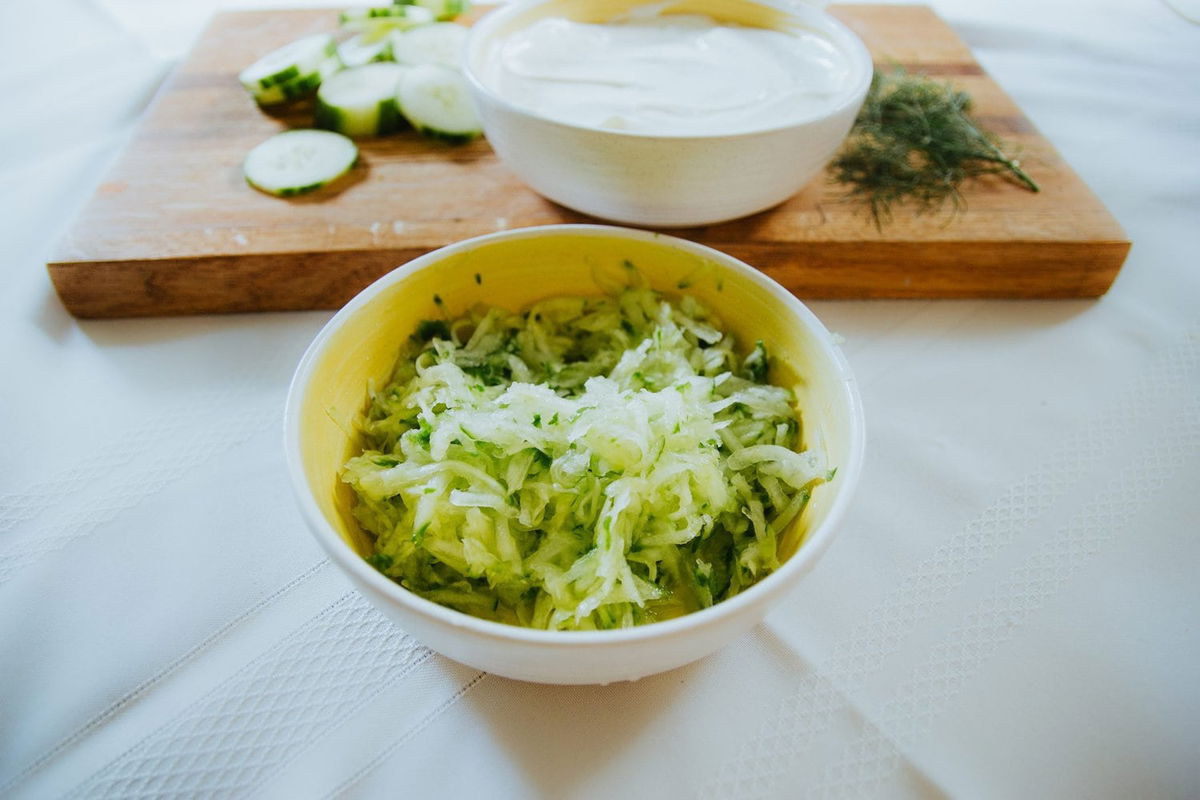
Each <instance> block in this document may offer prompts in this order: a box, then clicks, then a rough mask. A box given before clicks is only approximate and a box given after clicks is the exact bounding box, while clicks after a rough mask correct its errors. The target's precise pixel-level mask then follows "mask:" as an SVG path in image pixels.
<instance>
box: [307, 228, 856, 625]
mask: <svg viewBox="0 0 1200 800" xmlns="http://www.w3.org/2000/svg"><path fill="white" fill-rule="evenodd" d="M581 235H582V236H593V237H597V238H617V239H632V240H635V241H651V242H658V243H663V244H666V245H667V246H669V247H673V248H677V249H681V250H684V251H686V252H689V253H692V254H695V255H697V256H700V257H703V258H708V259H711V260H713V261H715V262H717V263H718V264H719V265H720V266H721V267H722V268H725V269H731V270H733V271H734V272H736V273H740V274H741V275H742V276H743V277H745V278H747V279H749V280H750V281H752V282H754V283H756V284H758V286H759V287H760V288H762V289H765V290H766V291H767V292H768V293H769V294H771V295H773V296H774V297H775V299H778V300H780V301H781V302H783V303H784V304H785V305H786V306H788V307H789V310H790V311H792V313H793V314H795V315H796V316H797V317H798V318H799V320H800V321H801V323H802V324H803V325H804V327H805V328H806V330H807V331H808V332H809V333H810V334H811V335H812V336H813V337H814V338H815V340H816V342H817V344H818V345H819V347H820V349H821V350H822V351H823V352H824V353H825V355H826V356H827V357H828V358H829V359H830V362H831V363H832V364H833V365H834V367H835V369H836V374H837V377H838V379H839V381H840V385H841V391H842V393H843V395H844V397H845V398H846V400H847V401H848V402H849V404H850V408H849V412H850V430H849V439H850V441H849V448H848V454H847V458H846V463H844V464H839V465H838V479H839V481H840V482H841V488H840V489H839V490H838V495H837V497H836V498H835V500H834V503H833V505H832V506H831V507H830V509H829V513H828V514H827V515H826V517H825V519H824V520H823V521H822V523H821V524H820V525H818V526H817V527H816V528H815V529H813V530H811V531H809V533H808V535H807V536H806V537H805V539H804V542H803V543H802V545H801V546H800V548H799V549H798V550H797V551H796V552H795V553H793V554H792V556H791V557H790V558H788V559H787V560H785V561H784V562H783V563H782V564H781V565H780V566H779V568H778V569H776V570H775V571H774V572H772V573H770V574H769V575H767V576H766V577H764V578H763V579H762V580H760V581H758V582H757V583H756V584H754V585H753V586H751V587H750V588H748V589H746V590H745V591H743V592H740V593H739V594H737V595H734V596H733V597H731V598H729V599H727V600H722V601H721V602H719V603H716V604H715V605H712V606H710V607H708V608H703V609H700V610H698V611H693V612H691V613H689V614H685V615H683V616H681V617H676V618H673V619H669V620H663V621H659V622H652V623H646V624H644V625H636V626H634V627H631V628H616V629H611V630H596V631H562V630H544V629H540V628H525V627H521V626H517V625H510V624H507V623H503V622H495V621H493V620H487V619H482V618H480V617H474V616H471V615H470V614H467V613H465V612H462V611H457V610H455V609H452V608H449V607H447V606H443V605H440V604H438V603H435V602H433V601H432V600H427V599H426V598H424V597H421V596H420V595H418V594H416V593H414V592H411V591H409V590H408V589H405V588H404V587H403V586H401V585H400V584H398V583H396V582H395V581H393V580H391V579H390V578H388V577H386V576H385V575H383V574H382V573H380V572H379V571H378V570H376V569H375V568H374V567H372V566H370V565H369V564H368V563H367V561H366V560H365V559H364V558H363V557H362V556H360V555H359V554H358V553H356V552H355V551H354V550H353V549H352V548H351V547H350V545H349V544H348V543H346V542H345V541H344V540H343V539H342V537H341V536H340V535H339V534H338V532H337V531H336V530H335V529H334V528H333V526H332V525H330V524H329V522H328V521H327V520H326V519H325V516H324V514H323V513H322V512H321V510H320V508H318V506H317V503H316V500H315V498H314V497H313V493H312V491H311V490H310V489H309V486H308V481H307V478H306V476H305V474H304V468H303V463H302V461H301V436H300V430H301V424H300V422H301V406H302V405H303V400H304V395H305V390H306V388H307V386H308V382H309V379H310V378H311V377H312V373H313V370H314V368H315V366H316V364H317V363H318V362H319V361H320V360H321V359H322V357H323V356H324V355H325V353H326V349H327V347H328V345H329V343H330V341H331V340H332V338H333V337H334V335H335V334H336V333H337V331H338V330H339V329H340V328H341V327H342V324H343V323H344V322H345V321H346V320H347V319H349V318H350V317H352V316H353V315H354V314H356V313H357V312H358V311H359V310H360V309H361V308H363V307H364V306H365V305H367V304H368V303H370V302H371V301H373V300H374V299H375V298H376V297H377V296H378V295H379V294H380V293H381V292H383V291H385V290H386V289H388V288H390V287H391V286H392V285H393V284H395V283H398V282H400V281H403V280H404V279H406V278H407V277H408V276H409V275H412V274H414V273H416V272H418V271H421V270H425V269H429V268H433V267H435V266H436V265H437V264H438V263H440V262H441V261H443V260H445V259H446V258H449V257H452V256H454V255H456V254H458V253H460V252H462V251H464V250H470V249H472V248H474V247H478V246H479V245H482V244H487V243H489V242H495V241H502V240H519V239H525V238H541V237H545V236H581ZM283 434H284V442H283V445H284V454H285V459H286V462H287V469H288V474H289V476H290V483H291V487H292V492H293V494H294V495H295V497H296V500H297V502H298V504H299V506H300V510H301V513H302V515H303V517H304V519H305V522H306V523H307V526H308V528H309V531H310V533H312V534H313V535H314V537H315V538H316V539H317V541H318V542H319V543H320V544H321V546H322V548H323V549H324V550H325V551H326V553H328V554H329V556H330V558H331V559H332V560H333V561H334V562H336V563H337V565H338V566H339V567H341V568H342V569H343V570H345V571H346V572H347V573H348V574H349V575H350V576H351V578H353V579H354V580H357V581H360V582H362V583H365V584H366V585H367V586H369V587H370V588H371V589H373V590H375V591H378V592H380V593H382V594H384V595H386V596H388V597H389V598H391V599H393V600H395V601H396V602H398V603H399V604H400V605H401V606H404V607H407V608H408V609H409V610H410V611H412V612H414V613H416V614H418V615H421V616H424V617H432V618H433V621H435V622H437V623H439V624H441V625H445V626H449V627H451V628H456V629H461V630H469V631H470V632H471V633H473V634H476V635H478V636H480V637H484V638H488V639H492V640H497V641H505V642H510V643H513V642H515V643H524V644H531V645H542V646H546V647H552V648H558V647H575V648H577V647H581V646H584V647H587V646H594V647H608V646H612V645H615V644H618V643H629V642H637V641H643V640H647V639H660V638H672V637H676V636H682V635H685V634H687V633H689V632H691V631H693V630H694V629H697V628H708V627H712V626H715V625H717V624H719V623H720V622H722V621H730V620H731V618H737V617H738V616H739V615H740V613H741V612H743V611H748V610H749V609H748V608H747V607H751V608H753V607H754V606H756V605H757V604H759V603H765V602H766V601H767V600H769V599H770V598H772V597H774V596H776V595H778V594H779V593H781V592H784V591H786V590H788V589H790V588H791V587H792V586H793V583H794V580H795V579H796V578H799V577H800V576H801V575H802V574H803V573H804V572H805V571H807V569H808V568H810V567H811V565H812V564H813V563H815V561H816V560H817V559H818V558H819V557H820V556H821V554H822V553H823V552H824V551H825V549H826V548H827V547H828V546H829V543H830V542H831V541H832V539H833V536H834V535H835V533H836V530H837V528H838V526H839V524H840V522H841V519H842V517H843V516H844V515H845V513H846V510H847V508H848V507H849V505H850V501H851V499H852V497H853V495H854V493H855V488H856V486H857V484H858V481H859V476H860V474H861V471H862V465H863V458H864V450H865V443H866V442H865V439H866V422H865V419H864V416H863V409H862V401H861V397H860V396H859V392H858V387H857V381H856V380H855V377H854V374H853V373H852V372H851V370H850V366H849V363H848V362H847V361H846V358H845V356H844V354H843V353H842V351H841V348H840V347H839V346H838V345H837V343H836V342H835V341H834V339H833V335H832V334H831V333H830V332H829V330H828V329H827V328H826V327H825V326H824V324H823V323H821V321H820V320H819V319H818V318H817V316H816V315H815V314H814V313H813V312H812V311H811V310H809V308H808V307H807V306H806V305H804V303H802V302H801V301H800V300H799V299H798V298H797V297H796V296H795V295H793V294H791V293H790V292H788V291H787V290H786V289H784V288H783V287H782V286H781V285H780V284H779V283H777V282H776V281H774V280H772V279H771V278H769V277H768V276H767V275H765V274H764V273H762V272H760V271H759V270H757V269H755V268H754V267H752V266H750V265H749V264H746V263H745V262H743V261H741V260H740V259H737V258H734V257H733V256H731V255H729V254H727V253H723V252H721V251H720V250H717V249H715V248H712V247H709V246H707V245H703V244H699V243H697V242H692V241H689V240H687V239H681V238H679V237H676V236H672V235H670V234H664V233H657V232H654V231H644V230H639V229H636V228H627V227H621V226H615V225H597V224H559V225H540V226H533V227H526V228H514V229H510V230H506V231H499V232H496V233H490V234H484V235H482V236H476V237H472V238H469V239H464V240H461V241H458V242H455V243H452V244H449V245H446V246H444V247H441V248H438V249H436V250H433V251H431V252H429V253H426V254H425V255H422V256H419V257H417V258H415V259H413V260H411V261H409V262H407V263H405V264H403V265H401V266H398V267H396V268H395V269H393V270H391V271H390V272H388V273H386V274H385V275H383V276H381V277H380V278H378V279H376V280H375V281H374V282H373V283H371V284H370V285H369V286H367V287H366V288H364V289H363V290H362V291H361V292H359V293H358V294H357V295H355V296H354V298H353V299H351V300H350V302H348V303H347V304H346V305H345V306H343V307H342V308H341V309H340V310H339V311H338V312H337V313H336V314H334V315H333V317H332V318H330V320H329V321H328V322H326V323H325V325H324V326H323V327H322V328H321V330H320V332H319V333H318V334H317V335H316V337H315V338H314V339H313V341H312V342H311V343H310V344H309V346H308V348H307V349H306V350H305V352H304V355H303V356H302V357H301V359H300V362H299V365H298V366H297V368H296V371H295V373H294V374H293V376H292V380H291V383H290V385H289V387H288V394H287V401H286V405H285V408H284V424H283Z"/></svg>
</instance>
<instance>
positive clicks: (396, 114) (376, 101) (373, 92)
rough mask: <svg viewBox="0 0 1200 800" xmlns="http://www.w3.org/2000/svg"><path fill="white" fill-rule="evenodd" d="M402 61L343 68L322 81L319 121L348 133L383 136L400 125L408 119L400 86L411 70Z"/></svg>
mask: <svg viewBox="0 0 1200 800" xmlns="http://www.w3.org/2000/svg"><path fill="white" fill-rule="evenodd" d="M408 69H409V68H408V67H405V66H402V65H400V64H364V65H363V66H361V67H355V68H353V69H347V70H343V71H342V72H339V73H338V74H337V75H334V76H333V77H331V78H330V79H329V80H327V81H325V82H324V83H322V84H321V88H320V90H319V91H318V92H317V108H316V117H315V124H316V126H317V127H318V128H328V129H329V130H331V131H337V132H338V133H342V134H345V135H346V136H382V135H383V134H387V133H393V132H395V131H397V130H399V129H400V127H401V126H402V124H403V122H404V119H403V117H401V116H400V110H399V108H398V107H397V105H396V89H397V87H398V86H399V84H400V78H401V77H402V76H403V75H404V73H405V72H407V71H408Z"/></svg>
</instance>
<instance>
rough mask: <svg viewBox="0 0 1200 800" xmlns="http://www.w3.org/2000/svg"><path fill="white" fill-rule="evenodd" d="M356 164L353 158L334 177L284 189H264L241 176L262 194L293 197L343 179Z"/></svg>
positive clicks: (356, 160) (356, 161) (247, 183)
mask: <svg viewBox="0 0 1200 800" xmlns="http://www.w3.org/2000/svg"><path fill="white" fill-rule="evenodd" d="M357 166H358V159H357V158H355V159H354V162H353V163H351V164H350V167H349V168H348V169H347V170H346V171H345V172H343V173H342V174H341V175H338V176H337V177H335V178H331V179H330V180H327V181H317V182H316V183H310V184H307V185H305V186H289V187H287V188H286V189H274V190H272V189H265V188H263V187H262V186H259V185H258V184H257V183H255V182H254V181H252V180H250V178H249V177H248V176H243V177H244V178H245V180H246V185H247V186H249V187H251V188H252V189H257V190H258V191H260V192H262V193H263V194H268V195H271V196H272V197H295V196H296V195H298V194H308V193H309V192H315V191H316V190H317V189H321V188H323V187H325V186H329V185H330V184H332V183H336V182H337V181H340V180H341V179H343V178H345V177H346V176H347V175H349V174H350V173H351V172H353V171H354V168H355V167H357Z"/></svg>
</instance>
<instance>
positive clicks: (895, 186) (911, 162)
mask: <svg viewBox="0 0 1200 800" xmlns="http://www.w3.org/2000/svg"><path fill="white" fill-rule="evenodd" d="M970 109H971V98H970V96H969V95H968V94H967V93H966V92H964V91H962V90H960V89H956V88H954V87H953V86H951V85H950V84H948V83H941V82H938V81H935V80H932V79H931V78H928V77H926V76H923V75H912V74H909V73H908V72H906V71H905V70H903V69H899V68H898V69H896V70H894V71H892V72H891V73H890V74H886V75H885V74H883V73H881V72H876V73H875V77H874V78H873V79H872V81H871V88H870V89H869V90H868V92H867V97H866V100H864V101H863V107H862V110H861V111H860V112H859V114H858V119H857V120H855V123H854V128H853V129H852V130H851V132H850V136H849V138H848V139H847V140H846V143H845V144H844V145H843V147H842V150H841V152H840V153H839V154H838V155H837V157H836V158H835V159H834V160H833V162H832V164H831V165H830V169H831V174H832V178H833V180H834V182H836V183H840V184H845V185H846V186H848V187H849V190H848V194H849V197H850V198H852V199H855V200H860V201H862V202H864V203H866V205H867V207H868V209H869V211H870V214H871V219H872V220H873V221H874V223H875V227H876V228H880V229H882V227H883V225H884V223H886V222H888V221H889V220H890V219H891V217H892V207H893V205H895V204H898V203H906V202H911V203H913V204H914V205H915V206H916V208H917V211H918V213H925V212H931V211H936V210H938V209H939V208H941V207H942V206H943V205H944V204H945V203H946V202H947V201H949V202H950V203H951V204H952V206H953V210H954V211H955V212H958V211H961V210H963V209H964V208H965V206H966V204H965V201H964V200H963V196H962V193H961V191H960V189H959V187H960V186H961V184H962V183H963V181H965V180H968V179H970V178H978V177H980V176H983V175H1002V176H1004V177H1007V178H1009V179H1010V180H1012V181H1014V182H1015V183H1017V184H1019V185H1021V186H1024V187H1025V188H1026V189H1028V190H1029V191H1031V192H1036V191H1038V185H1037V184H1036V183H1035V182H1034V181H1033V179H1032V178H1030V177H1029V176H1028V175H1027V174H1026V173H1025V172H1024V170H1022V169H1021V165H1020V162H1019V161H1017V160H1016V159H1015V158H1011V157H1009V156H1008V155H1006V154H1005V153H1004V151H1003V150H1002V149H1001V143H1000V141H999V140H998V139H997V138H996V137H995V136H994V135H993V134H991V133H988V132H987V131H984V130H983V129H982V128H980V127H979V124H978V123H977V122H976V121H975V120H973V119H972V118H971V116H970Z"/></svg>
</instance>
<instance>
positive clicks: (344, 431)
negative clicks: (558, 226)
mask: <svg viewBox="0 0 1200 800" xmlns="http://www.w3.org/2000/svg"><path fill="white" fill-rule="evenodd" d="M626 262H629V263H631V264H632V265H634V266H635V267H636V268H637V271H638V272H639V273H640V274H641V275H642V276H643V277H644V279H645V280H646V281H647V282H648V283H649V284H650V285H651V286H652V287H653V288H655V289H657V290H659V291H662V292H664V293H665V294H667V295H668V296H678V295H679V294H681V290H680V288H679V287H680V285H681V284H682V285H684V286H686V288H685V289H683V290H682V291H684V292H687V293H689V294H692V295H694V296H696V297H697V299H699V300H701V301H702V302H703V303H705V304H706V305H707V306H708V307H709V308H710V309H713V310H714V311H715V312H716V313H717V315H718V316H719V318H720V319H721V321H722V323H723V324H724V328H725V330H727V331H730V332H732V333H733V335H734V336H735V337H737V338H736V342H737V343H738V347H739V350H742V351H745V350H748V349H749V347H748V345H749V346H752V345H753V342H754V341H755V340H756V339H762V340H763V341H764V342H765V343H766V344H767V347H768V350H769V352H770V354H771V356H772V361H771V372H770V379H771V380H772V382H774V383H778V384H781V385H785V386H790V387H793V388H794V390H795V393H796V400H797V406H798V408H799V410H800V412H801V415H802V422H803V431H804V438H805V442H804V445H805V447H818V448H821V449H824V450H825V452H826V454H827V457H828V459H829V463H830V465H831V466H838V465H839V464H843V463H845V460H846V459H847V458H848V457H849V456H850V450H851V441H850V438H851V435H852V433H851V432H852V428H853V413H852V410H851V409H852V401H851V399H850V394H849V390H848V388H847V385H846V376H845V375H843V374H842V372H841V369H840V366H839V365H838V364H837V363H836V362H835V361H834V360H833V359H832V358H831V355H830V351H829V349H828V348H829V345H828V343H827V342H826V341H824V340H825V339H827V337H828V334H826V333H825V332H824V331H823V329H822V330H821V331H819V332H817V331H813V330H810V329H809V328H808V327H807V326H806V325H805V323H804V321H803V320H802V319H801V318H799V317H798V316H797V315H796V314H795V312H794V311H793V310H792V308H790V307H789V306H788V305H787V304H786V303H785V302H784V301H783V300H782V299H781V298H780V297H779V296H778V295H776V294H775V293H773V292H772V291H771V290H770V289H768V288H767V287H765V286H763V285H761V284H759V283H757V282H755V281H752V280H750V279H749V278H748V277H747V276H745V275H744V274H741V273H739V272H738V271H736V270H734V269H731V268H730V267H729V266H727V265H725V264H722V263H720V262H719V261H717V260H714V259H712V258H709V257H706V256H703V255H700V254H696V253H692V252H687V251H685V250H681V249H678V248H677V247H676V246H675V245H673V244H672V242H671V240H670V239H668V238H666V237H654V238H652V239H640V240H639V239H628V238H621V237H620V236H618V235H615V234H603V233H596V232H591V233H587V232H571V233H565V234H564V233H559V234H555V235H544V234H542V235H530V236H521V237H519V238H507V239H495V240H491V241H484V242H481V243H478V244H477V245H475V246H472V247H471V248H470V249H464V250H459V251H457V252H452V253H449V254H447V255H444V256H442V257H440V258H438V259H437V260H436V262H434V263H431V264H427V265H424V266H419V267H418V268H415V269H411V268H405V269H404V270H403V272H402V274H397V273H393V274H392V275H391V276H388V277H386V278H384V279H383V280H381V281H380V283H379V284H377V285H376V288H378V291H376V292H375V293H374V294H373V296H370V297H369V299H368V300H367V302H366V303H365V304H363V305H361V306H359V307H357V308H356V309H353V313H350V314H349V315H348V316H346V317H345V318H344V322H343V324H342V325H341V326H340V327H338V328H337V329H336V330H334V331H333V332H332V334H331V335H330V337H329V338H328V340H327V341H326V343H325V346H324V347H323V348H321V349H320V350H319V351H318V352H317V354H316V358H315V361H314V362H313V364H312V369H311V373H310V377H309V380H308V382H307V385H306V386H305V387H303V390H302V393H301V397H300V409H299V426H300V428H299V435H300V445H299V447H300V457H301V460H302V463H303V468H304V471H305V477H306V479H307V482H308V485H309V487H310V489H311V491H312V494H313V497H314V499H315V500H316V503H317V505H318V507H319V508H320V511H321V513H322V514H323V515H324V517H325V519H326V520H327V521H328V522H329V524H330V525H331V526H333V528H334V529H335V530H336V531H338V533H339V534H340V536H341V537H342V539H343V540H344V541H346V542H347V543H348V544H349V545H350V546H351V547H352V548H353V549H354V550H355V551H356V552H358V553H359V554H360V555H366V554H369V553H370V552H371V549H370V548H371V543H370V539H369V538H368V537H367V536H366V535H365V534H364V533H363V532H362V531H361V530H360V529H359V527H358V525H357V523H356V522H355V521H354V518H353V516H352V514H351V513H350V509H351V508H352V506H353V502H354V497H353V493H352V492H351V490H350V489H349V488H348V487H347V486H346V485H345V484H343V483H342V482H341V480H340V479H339V471H340V469H341V467H342V465H343V464H344V463H345V462H346V460H347V459H348V458H350V457H351V456H352V455H354V454H355V453H356V452H357V450H358V448H359V447H360V446H361V445H360V444H359V442H358V441H357V440H356V437H355V434H354V430H355V420H356V418H357V417H358V415H359V414H361V413H362V411H363V410H364V409H365V407H366V402H367V386H368V383H370V382H371V381H374V382H375V384H376V385H383V383H384V382H386V380H387V378H388V376H389V375H390V374H391V371H392V368H393V366H394V364H395V360H396V357H397V353H398V351H399V348H400V346H401V345H402V343H403V342H404V341H405V339H407V337H408V336H409V335H410V334H412V332H413V331H414V330H415V329H416V326H417V324H418V323H419V322H420V321H421V320H424V319H437V318H442V317H443V316H447V317H448V318H451V319H452V318H454V317H456V316H460V315H461V314H462V313H463V312H465V311H466V310H467V309H469V308H470V307H472V306H474V305H476V304H481V303H482V304H486V305H495V306H502V307H505V308H508V309H510V310H513V311H517V310H520V309H523V308H525V307H527V306H529V305H530V304H532V303H534V302H536V301H538V300H541V299H544V298H548V297H554V296H561V295H588V294H592V295H594V294H600V293H602V291H603V290H602V289H601V288H600V287H601V285H611V284H612V282H616V281H622V280H625V279H626V278H627V277H628V275H629V271H628V269H627V268H626V267H625V264H626ZM477 275H478V281H477V280H476V276H477ZM597 279H599V281H600V283H598V282H597ZM372 291H374V289H372V290H368V294H370V293H371V292H372ZM435 296H437V297H440V298H441V300H442V305H441V306H439V305H438V303H437V302H436V301H435V299H434V298H435ZM837 492H838V482H837V481H836V480H835V481H833V482H832V483H830V484H828V485H826V486H822V487H819V488H818V489H817V491H815V492H814V494H813V499H812V502H811V503H810V504H809V506H808V508H807V509H806V511H805V513H804V515H803V517H802V518H801V519H800V520H799V521H798V522H797V524H796V525H793V527H792V529H791V530H790V531H789V532H788V534H787V535H786V536H785V537H784V541H783V543H782V545H781V547H782V553H781V557H787V556H790V555H792V553H794V552H795V550H796V549H797V547H798V546H799V544H800V543H801V541H802V540H803V538H804V534H805V532H806V531H809V530H811V529H813V527H814V526H815V525H817V524H818V523H819V522H820V521H821V520H822V519H824V518H825V516H826V515H827V514H828V512H829V510H830V506H831V505H832V502H833V499H834V497H835V496H836V494H837Z"/></svg>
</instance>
